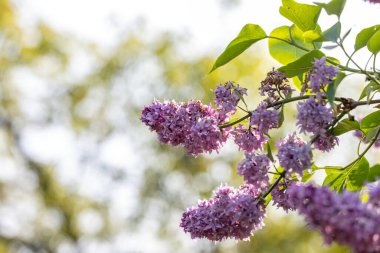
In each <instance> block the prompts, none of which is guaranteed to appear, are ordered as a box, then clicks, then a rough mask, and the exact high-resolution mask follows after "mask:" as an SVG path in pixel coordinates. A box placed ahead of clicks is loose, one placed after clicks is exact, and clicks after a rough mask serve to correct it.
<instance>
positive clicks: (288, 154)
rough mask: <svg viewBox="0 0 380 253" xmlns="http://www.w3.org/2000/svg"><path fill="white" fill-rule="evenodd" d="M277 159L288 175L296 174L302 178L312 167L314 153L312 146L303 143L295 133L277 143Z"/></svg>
mask: <svg viewBox="0 0 380 253" xmlns="http://www.w3.org/2000/svg"><path fill="white" fill-rule="evenodd" d="M276 146H277V148H278V153H277V157H278V160H279V162H280V165H281V166H282V167H283V168H284V170H285V172H286V175H287V176H288V177H290V176H291V174H292V173H295V174H296V175H297V176H299V177H301V176H302V173H303V171H304V170H306V169H308V168H310V167H311V165H312V162H311V160H312V153H311V148H310V145H309V144H307V143H305V142H304V141H302V139H301V138H299V137H298V136H296V134H295V133H293V134H291V135H288V136H287V137H286V138H285V139H283V140H282V141H280V142H279V143H277V145H276Z"/></svg>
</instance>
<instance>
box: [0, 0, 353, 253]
mask: <svg viewBox="0 0 380 253" xmlns="http://www.w3.org/2000/svg"><path fill="white" fill-rule="evenodd" d="M232 2H234V1H232ZM0 10H1V11H0V52H1V53H0V164H2V166H1V168H2V171H1V172H0V201H1V202H0V252H64V253H66V252H143V251H145V252H148V251H150V252H252V251H254V252H278V251H281V252H347V251H346V250H344V249H341V248H338V247H335V246H334V247H333V248H326V247H323V246H322V241H321V238H320V237H319V236H318V235H317V234H316V233H309V232H308V233H305V228H304V224H302V223H300V222H299V221H296V220H294V219H290V218H288V217H283V216H282V215H280V217H277V216H278V215H276V214H270V215H269V217H268V221H267V223H268V224H267V227H266V228H265V229H264V230H263V231H261V232H259V233H258V234H257V235H255V237H253V239H252V241H251V242H250V243H238V244H235V243H233V244H231V243H229V242H226V243H220V244H216V245H214V244H211V243H209V242H204V241H198V242H194V241H191V240H190V238H189V236H188V235H185V234H183V233H182V231H180V229H179V228H178V223H179V219H180V217H181V212H182V211H183V209H184V208H185V207H187V206H190V205H193V204H195V203H196V200H197V199H198V198H199V197H204V198H207V197H209V195H210V192H211V191H212V190H213V189H214V188H215V187H216V186H217V185H218V184H219V182H220V181H224V182H231V184H233V185H238V184H239V183H241V179H240V178H238V177H237V176H236V173H235V168H236V164H237V162H238V161H239V159H240V158H241V154H238V153H237V152H236V149H234V148H232V146H227V147H226V148H225V150H223V152H222V154H221V156H218V159H217V160H216V159H214V156H213V155H207V156H200V157H198V158H197V159H194V158H192V157H188V156H186V155H185V153H184V152H183V150H180V149H173V148H171V147H167V146H164V145H160V144H158V143H157V142H156V139H155V138H156V136H154V134H148V130H147V128H146V127H145V126H143V125H142V124H141V123H140V121H139V114H140V111H141V109H142V107H143V105H144V104H148V103H150V102H151V101H152V100H153V98H154V97H156V98H158V99H166V98H171V97H174V98H176V99H177V100H188V99H202V100H203V101H206V102H212V100H211V97H212V93H211V91H210V90H211V89H213V88H215V85H216V84H217V83H220V82H225V81H228V80H234V81H236V82H239V83H240V84H241V85H242V86H245V87H247V88H249V92H250V94H251V97H252V94H253V92H255V91H256V90H257V88H258V85H259V83H260V80H261V79H262V78H264V76H265V72H266V71H267V70H269V69H271V63H270V62H267V61H266V60H264V57H263V55H257V54H252V53H249V52H248V53H247V54H246V55H245V57H241V58H238V59H236V60H235V61H234V62H233V64H230V65H229V66H227V67H225V68H223V69H222V70H219V71H216V72H215V73H213V74H211V75H208V74H207V72H208V70H209V68H210V66H211V65H212V61H213V58H214V57H213V56H201V57H194V58H192V59H187V58H183V57H180V56H179V55H181V54H179V49H178V47H177V45H178V44H180V43H182V41H181V40H180V39H178V38H177V37H176V36H174V35H171V34H162V35H161V36H159V37H157V38H156V39H155V40H154V41H151V42H145V41H143V40H142V39H140V38H139V36H137V35H135V34H133V33H128V34H127V35H125V36H124V37H122V38H120V42H119V43H118V44H117V45H116V46H115V47H114V48H112V49H111V50H101V49H100V47H98V46H97V45H92V44H88V43H85V42H83V41H79V40H77V39H76V38H73V37H70V36H68V35H65V34H62V33H60V32H57V31H54V29H52V28H51V27H49V26H48V25H46V24H43V23H39V24H37V25H36V26H33V27H32V28H30V27H29V28H28V30H25V28H23V27H20V26H19V24H18V21H17V16H16V15H15V7H14V6H12V2H10V1H9V0H0ZM252 62H256V63H257V65H256V66H255V68H254V69H252ZM147 73H148V74H147ZM249 102H250V103H254V104H255V103H257V101H254V100H252V101H249ZM49 133H50V134H49ZM62 133H63V134H62ZM60 134H61V135H62V136H63V137H59V136H58V135H60ZM31 136H32V137H31ZM33 136H37V137H33ZM57 136H58V137H57ZM57 138H58V139H57ZM59 138H63V139H64V141H66V140H67V139H70V140H68V142H69V144H68V145H64V148H61V149H59V150H58V151H59V152H63V153H58V154H56V153H54V149H55V148H56V147H57V145H58V144H57V142H58V141H59ZM50 139H51V140H50ZM120 143H121V144H120ZM41 145H42V146H44V147H42V149H41ZM112 145H116V146H115V147H114V146H112ZM58 146H59V145H58ZM109 146H111V147H113V148H111V149H108V147H109ZM70 150H71V151H72V152H69V151H70ZM107 150H111V157H110V158H107V155H105V153H106V151H107ZM125 150H127V151H128V150H129V152H125V153H123V152H124V151H125ZM58 151H56V152H58ZM65 151H67V152H65ZM113 152H116V154H113ZM120 153H121V155H120ZM67 154H69V155H67ZM120 157H121V158H120ZM115 160H116V161H115ZM118 161H119V162H118ZM120 161H121V162H120ZM124 194H125V195H124ZM198 194H199V195H198ZM272 218H275V219H273V220H272ZM139 236H140V237H139ZM129 238H132V239H129ZM135 238H142V240H141V239H140V240H138V239H135ZM147 240H150V244H152V245H151V246H150V247H148V246H149V245H145V244H146V242H147ZM134 241H136V242H134ZM146 247H148V250H146ZM149 249H150V250H149ZM152 249H154V250H153V251H152Z"/></svg>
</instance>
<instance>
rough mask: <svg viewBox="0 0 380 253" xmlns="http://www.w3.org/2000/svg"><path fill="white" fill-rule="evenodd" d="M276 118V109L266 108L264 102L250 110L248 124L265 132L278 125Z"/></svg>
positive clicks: (277, 118)
mask: <svg viewBox="0 0 380 253" xmlns="http://www.w3.org/2000/svg"><path fill="white" fill-rule="evenodd" d="M278 120H279V116H278V111H276V110H269V109H266V103H264V104H262V105H259V107H257V109H256V110H254V111H252V115H251V122H250V124H251V126H253V127H256V128H257V129H258V130H259V131H260V132H261V133H263V134H266V133H268V131H269V129H271V128H276V127H278Z"/></svg>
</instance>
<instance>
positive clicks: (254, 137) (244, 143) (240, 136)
mask: <svg viewBox="0 0 380 253" xmlns="http://www.w3.org/2000/svg"><path fill="white" fill-rule="evenodd" d="M231 133H232V135H233V137H234V141H235V143H236V145H238V146H239V149H240V150H244V151H245V152H248V153H251V152H253V151H254V150H262V149H263V144H264V143H266V142H267V141H268V138H267V137H265V136H264V135H263V134H262V133H261V132H259V131H258V130H257V129H255V128H253V127H251V129H247V128H246V127H245V126H244V125H238V126H237V127H235V128H234V130H233V131H232V132H231Z"/></svg>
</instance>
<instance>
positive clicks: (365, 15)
mask: <svg viewBox="0 0 380 253" xmlns="http://www.w3.org/2000/svg"><path fill="white" fill-rule="evenodd" d="M301 2H304V3H312V2H313V1H301ZM321 2H327V1H321ZM15 3H16V5H17V6H18V7H19V8H18V9H19V17H20V20H21V25H22V26H23V27H25V28H27V27H28V26H29V25H31V24H34V23H35V22H37V21H38V20H42V21H45V22H46V23H47V24H49V25H50V26H52V27H53V28H55V29H56V30H58V31H62V32H65V33H68V34H72V35H73V36H75V37H78V38H80V39H83V40H86V41H88V42H94V43H96V44H97V45H99V46H100V47H102V48H104V49H107V48H110V47H112V46H113V45H116V44H117V39H118V38H119V37H120V35H121V34H125V33H127V34H128V33H130V32H139V31H138V30H137V29H138V27H140V26H138V25H137V24H139V23H141V22H144V24H145V25H144V29H143V31H141V36H142V38H144V39H146V40H149V39H150V38H153V37H154V36H156V35H158V34H159V33H161V32H165V31H166V32H175V33H179V34H181V35H185V36H187V37H188V38H189V40H188V41H187V42H186V43H185V44H184V45H183V47H182V49H183V54H184V55H186V56H191V55H196V54H203V53H210V52H211V53H213V54H215V56H217V55H218V54H219V53H221V52H222V50H223V49H224V48H225V46H226V45H227V44H228V43H229V41H231V40H232V39H233V38H234V37H235V36H236V35H237V34H238V32H239V31H240V29H241V28H242V27H243V26H244V25H245V24H246V23H253V24H259V25H261V26H262V27H263V28H264V30H265V31H266V32H267V33H268V34H269V32H270V31H271V30H272V29H274V28H275V27H278V26H281V25H284V24H289V22H288V21H287V20H286V19H285V18H283V17H282V16H281V15H280V14H279V13H278V8H279V6H280V5H281V1H280V0H268V1H255V0H245V1H241V3H240V4H239V5H236V6H235V5H226V6H224V7H223V6H222V5H220V4H219V3H218V1H216V0H202V1H201V0H138V1H130V0H107V1H106V0H17V1H15ZM320 20H321V21H322V22H321V25H322V28H323V29H326V28H328V27H329V26H331V25H333V24H334V23H335V22H336V17H335V16H327V15H326V14H325V13H323V14H322V15H321V17H320ZM341 21H342V24H343V29H342V31H343V32H345V31H346V30H348V29H349V28H351V27H352V28H353V31H352V32H351V35H352V36H351V37H350V38H349V39H348V40H347V45H348V44H353V38H354V37H355V36H354V35H355V34H356V33H357V32H358V31H359V30H361V29H362V28H364V27H368V26H371V25H374V24H378V23H380V5H372V4H369V3H365V2H364V1H361V0H348V1H347V6H346V9H345V11H344V13H343V16H342V19H341ZM261 45H265V44H261ZM260 50H266V49H264V47H262V48H260ZM336 56H337V57H340V54H337V55H336ZM242 57H244V56H242ZM359 61H360V62H363V61H364V60H363V59H362V60H359ZM20 78H21V80H23V79H25V78H23V77H22V76H21V77H20ZM42 93H43V91H42ZM68 131H69V130H68V129H66V128H64V127H61V126H51V127H49V128H48V129H41V128H33V127H29V128H27V129H26V130H25V132H24V133H23V134H24V135H23V137H24V140H23V145H24V148H25V150H26V152H28V153H29V154H30V155H31V156H33V157H37V158H39V159H40V160H42V161H46V162H52V161H54V162H57V163H63V165H65V166H64V167H66V171H65V173H66V174H65V175H63V177H68V178H69V179H70V178H74V177H77V176H78V175H79V174H78V172H76V171H75V169H79V168H77V167H76V166H78V165H77V164H75V159H76V158H75V155H76V150H75V148H81V147H75V143H76V140H75V136H74V135H73V134H72V133H71V132H68ZM146 131H148V130H147V129H146ZM130 140H131V139H130V137H128V136H118V135H115V136H113V137H112V138H111V139H110V140H109V141H108V142H107V143H106V144H105V145H103V146H102V148H101V154H102V158H101V159H103V161H104V162H105V163H108V164H109V165H110V166H117V167H124V168H125V169H127V170H134V169H135V168H136V166H137V164H138V163H140V162H141V160H139V159H142V158H141V157H136V153H135V151H134V150H133V149H132V148H131V146H130V145H129V144H128V143H130ZM347 147H348V148H347ZM354 151H355V147H352V145H350V140H349V138H346V139H344V138H343V139H342V140H341V145H340V147H339V149H338V151H336V152H334V154H331V155H328V156H324V159H323V160H321V161H322V163H327V162H329V161H331V160H333V161H334V162H336V163H339V162H344V161H345V160H346V157H345V156H344V154H352V152H354ZM371 159H372V161H374V160H375V157H374V156H373V157H372V158H371ZM63 165H62V166H63ZM70 168H71V169H70ZM80 169H83V168H80ZM85 169H87V170H91V168H85ZM73 170H74V171H73ZM211 172H212V169H211ZM94 173H95V174H92V175H88V174H86V175H88V177H89V178H90V179H89V180H90V183H89V184H86V185H85V186H83V188H84V191H86V190H87V191H93V195H95V196H99V195H100V196H101V194H102V193H101V192H99V191H97V189H96V188H98V189H104V187H103V186H104V185H103V186H101V187H97V186H99V185H98V184H101V181H99V179H98V178H99V177H101V173H98V172H94ZM133 173H136V172H132V174H133ZM216 174H217V173H216ZM0 176H1V175H0ZM8 176H9V175H8ZM219 176H221V177H224V176H223V175H219ZM225 178H228V175H226V176H225ZM128 190H130V189H128V188H125V187H121V186H120V187H119V188H117V190H116V191H117V193H115V194H119V195H117V196H118V198H119V199H120V203H119V206H117V207H115V208H120V209H127V208H128V203H124V202H125V201H123V198H125V197H126V195H128V194H127V191H128ZM129 194H130V195H133V194H131V193H129ZM131 198H132V197H131ZM129 204H130V203H129ZM124 212H126V211H125V210H124ZM82 216H83V220H82V221H81V222H82V223H86V224H87V223H94V224H92V225H93V227H94V229H99V227H100V226H101V224H100V221H99V218H98V217H97V216H96V213H94V212H91V211H89V212H86V213H84V214H82ZM86 224H84V225H83V227H84V230H86V231H87V230H88V229H89V228H88V227H87V228H86ZM90 228H91V227H90ZM90 230H91V229H90ZM178 232H179V233H182V231H181V230H178ZM129 236H130V235H123V234H121V235H120V238H117V240H116V242H115V245H114V246H115V247H117V248H116V249H115V248H114V251H108V250H107V249H103V248H102V247H100V246H99V247H98V248H96V249H95V248H92V249H91V250H89V251H87V252H127V251H126V250H139V251H138V252H140V251H141V252H164V248H162V247H161V246H160V245H159V242H157V244H156V242H155V243H153V242H154V241H155V240H157V239H155V238H150V235H149V236H148V238H146V237H144V236H142V235H140V234H138V233H136V235H134V237H133V238H130V237H129ZM186 236H187V235H186ZM141 240H143V241H147V240H148V241H151V242H152V243H151V244H144V243H141ZM126 243H129V244H127V245H129V246H126ZM190 245H191V243H190ZM142 246H144V247H146V248H143V249H142V248H139V247H142ZM67 247H68V249H69V248H70V246H67ZM116 250H119V251H116ZM161 250H162V251H161ZM62 252H70V250H68V251H65V250H63V251H62Z"/></svg>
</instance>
